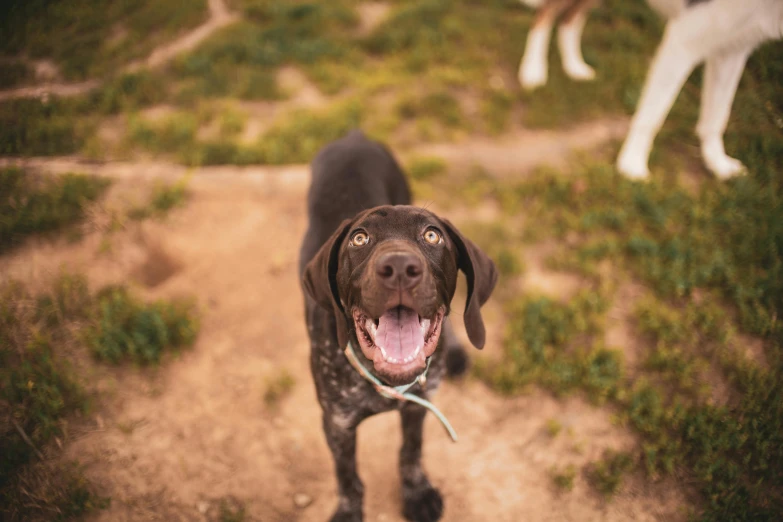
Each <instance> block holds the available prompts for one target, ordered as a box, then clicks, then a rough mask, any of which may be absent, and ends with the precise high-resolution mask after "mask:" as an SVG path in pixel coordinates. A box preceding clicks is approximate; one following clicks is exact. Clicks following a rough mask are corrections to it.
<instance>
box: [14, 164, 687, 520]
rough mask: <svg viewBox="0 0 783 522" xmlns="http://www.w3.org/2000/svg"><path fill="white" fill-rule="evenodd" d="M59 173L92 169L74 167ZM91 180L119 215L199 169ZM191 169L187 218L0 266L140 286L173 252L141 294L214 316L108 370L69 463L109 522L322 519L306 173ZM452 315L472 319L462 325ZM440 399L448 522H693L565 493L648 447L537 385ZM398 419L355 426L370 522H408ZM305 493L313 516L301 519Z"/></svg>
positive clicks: (451, 390)
mask: <svg viewBox="0 0 783 522" xmlns="http://www.w3.org/2000/svg"><path fill="white" fill-rule="evenodd" d="M43 164H44V163H43V162H41V163H39V166H41V165H43ZM48 166H49V167H52V170H58V171H62V170H74V169H76V166H78V169H76V170H85V168H84V167H85V165H83V164H79V163H73V162H72V163H67V162H65V160H62V159H60V160H57V161H56V162H50V163H49V165H48ZM54 167H56V168H54ZM93 170H96V171H101V173H102V174H107V173H109V174H110V175H111V176H112V177H114V178H115V183H114V184H113V186H112V189H111V191H110V194H109V195H108V196H107V199H106V201H105V202H104V207H106V208H112V207H113V206H115V205H119V203H118V202H119V201H121V200H124V199H129V198H131V199H132V198H134V197H136V196H137V195H138V194H139V193H140V191H143V190H144V189H145V188H147V187H149V186H150V185H151V184H152V182H153V181H154V180H155V179H173V178H176V177H179V176H180V175H181V174H182V173H184V171H185V169H184V168H182V167H178V166H171V165H165V164H152V165H133V164H119V165H106V166H95V167H94V169H93ZM193 174H194V177H193V178H192V180H191V182H190V185H189V187H190V191H191V199H190V201H189V202H188V204H187V206H185V207H184V208H182V209H180V210H177V211H175V212H174V213H173V214H172V215H171V216H170V217H169V218H168V219H167V220H166V221H164V222H158V221H148V222H145V223H143V224H142V225H140V226H136V225H130V226H129V227H128V228H127V229H126V230H124V231H121V232H119V233H116V234H114V235H113V236H111V237H110V238H109V241H110V249H109V250H108V252H107V251H106V249H105V248H102V247H101V245H102V241H104V239H106V237H107V236H104V235H103V234H102V233H101V232H93V233H90V234H88V235H87V236H86V237H85V238H84V239H83V240H82V241H81V242H79V243H77V244H68V243H67V242H66V241H65V240H62V241H56V242H54V243H51V242H44V241H41V242H32V243H31V244H29V245H28V246H26V247H24V248H22V249H21V250H18V251H16V252H15V253H13V254H12V255H10V256H4V257H2V258H0V272H2V273H4V274H6V276H8V277H18V278H21V279H24V280H26V281H29V282H30V284H32V285H36V284H42V283H43V282H44V281H46V280H47V279H48V278H50V277H51V276H52V275H54V274H55V273H56V272H57V271H58V270H59V268H60V267H61V266H66V267H68V268H69V269H71V270H76V271H81V272H84V273H86V274H87V276H88V277H89V279H90V280H91V282H92V284H93V285H95V286H98V285H102V284H106V283H110V282H119V281H127V280H136V281H142V280H144V279H145V278H144V277H143V276H144V272H145V270H147V269H148V268H149V267H154V266H155V264H156V263H157V262H158V261H159V260H160V259H161V256H163V257H165V258H167V259H168V260H170V261H174V263H173V264H174V265H175V266H177V267H178V268H177V270H175V271H174V272H173V273H172V274H171V275H170V277H168V278H167V279H166V280H164V281H163V282H161V283H160V284H158V285H157V286H155V287H145V286H144V285H143V284H141V283H138V286H139V288H140V290H141V291H142V292H143V294H144V295H146V296H147V297H149V298H154V297H162V296H174V295H180V294H192V295H195V296H196V297H197V299H198V302H199V305H200V307H201V309H202V310H203V321H202V330H201V334H200V336H199V338H198V341H197V343H196V345H195V347H194V348H193V349H192V350H190V351H188V352H186V353H184V354H182V355H181V356H180V357H178V358H177V359H175V360H173V361H169V362H168V363H167V364H165V365H163V366H162V367H161V368H160V369H159V370H157V371H153V370H136V369H124V370H118V371H113V370H112V371H97V372H96V377H95V379H96V382H95V383H94V384H95V386H96V387H97V388H98V389H101V390H103V396H104V401H103V404H102V405H101V406H100V407H99V408H98V409H97V411H96V412H95V414H94V416H93V418H91V419H89V420H88V421H87V427H86V429H85V430H83V431H82V432H80V433H79V434H74V436H73V439H72V440H71V441H70V443H69V444H68V445H67V446H66V448H67V449H66V457H67V458H77V459H79V460H80V461H81V462H83V463H84V464H85V465H86V473H87V475H88V477H89V478H90V479H92V481H93V482H94V483H95V484H97V485H99V487H100V488H101V489H102V490H103V492H104V493H105V494H107V495H110V496H111V497H112V502H111V505H110V507H109V508H108V509H107V510H105V511H101V512H98V513H97V514H96V515H95V517H94V518H95V520H100V521H104V520H105V521H131V520H133V521H136V520H166V521H173V520H183V521H184V520H188V521H189V520H217V519H218V512H219V505H220V503H221V502H239V503H241V504H243V505H244V506H245V508H246V515H247V518H246V519H247V520H257V521H264V522H278V521H279V522H283V521H296V520H300V521H310V520H312V521H325V520H327V519H328V516H329V514H330V513H331V511H332V509H333V507H334V505H335V482H334V477H333V473H332V463H331V460H330V456H329V452H328V450H327V447H326V444H325V441H324V438H323V435H322V432H321V429H320V412H319V408H318V405H317V403H316V401H315V394H314V388H313V385H312V382H311V379H310V376H309V369H308V350H309V346H308V341H307V337H306V334H305V328H304V324H303V320H302V301H301V299H302V298H301V294H300V290H299V285H298V282H297V275H296V261H297V255H298V249H299V242H300V239H301V237H302V234H303V232H304V228H305V219H304V204H303V202H304V194H305V191H306V188H307V182H308V174H307V169H306V167H304V166H290V167H281V168H265V167H252V168H244V169H238V168H234V167H221V168H212V169H197V170H196V171H195V172H194V173H193ZM449 217H450V218H452V219H453V220H454V221H455V222H456V223H457V224H459V223H460V221H461V219H460V216H459V215H449ZM529 263H535V259H531V260H529ZM531 270H532V271H533V272H535V273H536V274H538V275H537V276H536V278H535V279H537V280H543V279H546V278H547V276H548V274H547V273H546V269H545V268H544V267H543V266H537V267H533V268H531ZM569 284H570V283H564V284H560V283H558V278H557V277H554V278H550V283H549V284H545V285H542V286H541V289H542V291H545V292H551V293H553V294H555V295H559V294H561V293H562V292H567V291H570V290H569V288H568V287H569ZM461 308H462V307H461V306H460V305H457V306H455V310H460V309H461ZM485 317H486V318H487V321H488V331H489V332H491V336H490V339H489V341H488V343H487V347H486V348H485V350H484V352H485V353H487V354H488V355H490V356H491V354H492V353H497V352H498V351H499V350H500V349H501V340H502V337H503V331H502V324H501V322H500V313H499V310H498V309H497V306H496V305H493V304H489V305H488V307H487V309H486V314H485ZM454 319H455V322H457V323H459V322H460V321H459V319H460V318H459V315H456V316H455V317H454ZM458 331H459V332H460V333H462V332H463V330H462V327H461V325H459V324H458ZM463 338H464V335H463ZM284 370H285V371H288V372H289V373H290V374H291V375H293V376H294V377H295V379H296V385H295V387H294V389H293V391H292V393H291V394H290V395H289V396H288V397H286V398H285V399H284V400H283V401H282V402H281V403H280V404H279V406H278V407H277V408H274V409H269V408H267V407H266V406H265V404H264V401H263V394H264V391H265V390H266V386H267V382H268V381H269V380H270V379H272V378H274V377H275V376H277V375H279V374H280V372H281V371H284ZM435 402H436V403H437V405H438V406H439V407H440V408H441V409H442V410H443V411H444V413H446V415H447V416H448V417H449V418H450V419H451V421H452V423H453V424H454V426H455V428H456V429H457V431H458V433H459V435H460V442H459V443H457V444H453V443H451V442H450V441H449V440H448V439H447V437H446V436H445V434H444V433H443V431H442V429H441V428H440V426H439V425H438V424H437V422H436V421H434V419H433V418H429V419H428V421H427V426H426V432H427V438H426V443H425V456H424V460H425V464H426V466H427V468H428V470H429V473H430V476H431V479H432V481H433V482H434V484H435V485H436V486H437V487H439V488H441V490H442V492H443V493H444V496H445V500H446V515H445V518H444V520H446V521H456V522H468V521H471V522H473V521H487V520H493V521H509V522H516V521H519V520H530V521H547V520H565V521H571V520H573V521H579V522H582V521H590V520H607V521H615V520H616V521H620V520H623V521H624V520H642V521H644V520H667V521H668V520H678V519H684V515H683V511H682V510H681V506H683V505H684V498H683V497H682V493H681V492H680V491H678V490H677V489H675V488H672V487H670V486H667V485H665V484H664V485H658V486H651V485H650V484H649V483H647V482H645V481H642V480H641V479H633V480H631V483H630V484H629V485H627V486H626V487H625V488H624V489H623V490H622V491H621V492H620V493H619V494H618V495H617V497H616V498H615V499H614V500H613V501H612V502H611V503H608V504H607V503H605V502H603V501H602V500H601V499H600V498H598V497H597V496H596V495H595V494H594V493H593V492H592V491H591V490H590V489H589V488H588V485H587V483H586V481H585V479H584V478H583V477H582V476H577V477H576V480H575V486H574V490H573V491H572V492H570V493H559V492H558V491H556V490H555V488H554V487H553V486H552V482H551V478H550V473H551V469H552V468H558V469H562V468H564V467H565V466H566V465H569V464H574V465H575V466H577V467H580V466H582V465H583V464H585V463H586V462H588V461H591V460H594V459H596V458H598V457H599V456H600V454H601V453H602V451H603V450H604V449H606V448H612V449H623V448H629V447H631V446H632V445H633V444H634V440H633V438H632V437H631V435H629V433H628V432H627V431H626V430H624V429H622V428H620V427H617V426H615V425H613V423H612V422H611V419H610V415H611V413H610V412H609V411H607V410H605V409H599V408H595V407H593V406H590V405H589V404H587V403H585V402H584V401H582V400H581V399H578V398H572V399H567V400H555V399H554V398H552V397H551V396H549V395H548V394H546V393H543V392H539V391H533V392H531V394H529V395H527V396H523V397H519V398H513V399H508V398H503V397H500V396H498V395H497V394H495V393H493V392H491V391H490V390H488V389H487V388H486V387H485V386H484V385H483V384H481V383H479V382H477V381H474V380H467V381H465V382H462V383H446V384H445V385H444V386H442V388H441V389H440V390H439V392H438V394H437V396H436V398H435ZM550 419H556V420H557V421H558V422H560V423H561V424H562V425H563V427H564V429H563V431H562V432H561V433H560V434H558V435H557V436H555V437H551V436H549V435H548V434H547V433H546V429H545V426H546V423H547V421H548V420H550ZM398 424H399V422H398V419H397V416H396V414H393V413H389V414H384V415H380V416H377V417H375V418H373V419H371V420H369V421H367V422H366V423H365V424H363V425H362V427H361V429H360V432H359V438H360V441H359V463H360V472H361V474H362V477H363V480H364V482H365V485H366V509H365V511H366V520H368V521H386V522H392V521H399V520H402V519H401V517H400V515H399V512H400V503H399V500H398V498H399V493H400V491H399V482H398V474H397V463H396V455H397V450H398V448H399V445H400V434H399V427H398ZM297 494H304V495H306V499H307V500H309V502H310V503H309V505H307V506H306V507H302V508H300V507H296V506H295V503H294V500H293V499H294V496H295V495H297ZM305 503H306V502H305Z"/></svg>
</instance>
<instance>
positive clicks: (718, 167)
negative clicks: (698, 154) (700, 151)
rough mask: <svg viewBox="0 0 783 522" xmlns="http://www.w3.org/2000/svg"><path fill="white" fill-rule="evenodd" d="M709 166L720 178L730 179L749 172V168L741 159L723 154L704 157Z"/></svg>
mask: <svg viewBox="0 0 783 522" xmlns="http://www.w3.org/2000/svg"><path fill="white" fill-rule="evenodd" d="M704 162H705V163H706V164H707V168H708V169H710V170H711V171H712V173H713V174H715V176H716V177H718V178H720V179H729V178H733V177H735V176H741V175H743V174H747V172H748V169H747V168H746V167H745V165H743V164H742V162H741V161H740V160H737V159H734V158H732V157H731V156H727V155H726V154H723V155H722V156H718V157H712V158H704Z"/></svg>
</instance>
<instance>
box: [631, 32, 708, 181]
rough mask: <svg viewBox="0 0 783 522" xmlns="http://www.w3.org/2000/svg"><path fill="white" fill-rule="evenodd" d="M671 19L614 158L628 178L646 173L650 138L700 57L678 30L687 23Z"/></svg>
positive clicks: (637, 177)
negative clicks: (627, 130) (634, 112)
mask: <svg viewBox="0 0 783 522" xmlns="http://www.w3.org/2000/svg"><path fill="white" fill-rule="evenodd" d="M675 22H676V21H672V22H669V23H668V24H667V25H666V31H665V33H664V35H663V41H662V42H661V45H660V46H659V47H658V50H657V51H656V53H655V58H654V59H653V62H652V65H651V67H650V72H649V73H648V75H647V81H646V82H645V84H644V90H643V91H642V97H641V99H640V100H639V105H638V107H637V109H636V114H634V116H633V119H632V120H631V128H630V130H629V132H628V136H627V137H626V139H625V143H623V146H622V148H621V149H620V155H619V156H618V158H617V169H618V170H619V171H620V172H621V173H623V174H625V175H626V176H627V177H629V178H635V179H644V178H646V177H647V176H648V175H649V171H648V169H647V159H648V158H649V156H650V149H651V148H652V143H653V139H654V138H655V135H656V134H657V133H658V130H659V129H660V128H661V125H663V121H664V119H665V118H666V115H667V114H668V113H669V109H671V106H672V104H673V103H674V100H675V99H676V98H677V93H679V92H680V89H681V88H682V84H683V83H685V80H686V79H687V78H688V75H689V74H690V72H691V71H692V70H693V68H694V67H695V66H696V64H698V63H699V62H701V60H702V59H703V56H699V55H698V54H696V52H694V49H693V47H692V46H689V45H684V42H685V41H686V40H685V39H684V38H683V36H685V38H687V34H686V35H682V34H681V33H682V32H683V31H687V30H688V27H687V26H686V25H683V24H681V23H680V24H676V23H675Z"/></svg>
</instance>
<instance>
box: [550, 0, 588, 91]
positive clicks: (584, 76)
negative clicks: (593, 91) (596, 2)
mask: <svg viewBox="0 0 783 522" xmlns="http://www.w3.org/2000/svg"><path fill="white" fill-rule="evenodd" d="M591 3H592V2H591V0H582V1H581V2H579V4H578V5H577V6H575V11H574V12H573V13H570V18H569V14H566V18H567V19H566V20H564V21H562V22H561V23H560V27H559V28H558V30H557V44H558V47H559V48H560V57H561V59H562V61H563V70H564V71H565V73H566V74H567V75H568V76H569V77H570V78H572V79H574V80H592V79H593V78H595V71H594V70H593V68H592V67H590V66H589V65H587V64H586V63H585V60H584V58H583V57H582V30H583V29H584V27H585V22H586V21H587V11H588V9H589V7H590V4H591Z"/></svg>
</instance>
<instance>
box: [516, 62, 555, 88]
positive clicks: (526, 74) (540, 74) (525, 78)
mask: <svg viewBox="0 0 783 522" xmlns="http://www.w3.org/2000/svg"><path fill="white" fill-rule="evenodd" d="M547 79H548V72H547V67H546V63H542V62H538V61H534V60H529V61H524V60H523V61H522V63H521V64H520V66H519V83H520V84H521V85H522V87H523V88H524V89H525V90H528V91H532V90H535V89H538V88H539V87H543V86H544V85H546V81H547Z"/></svg>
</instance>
